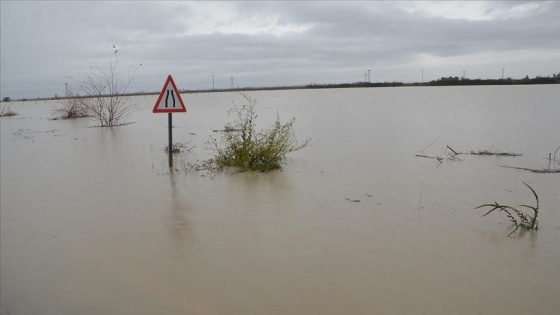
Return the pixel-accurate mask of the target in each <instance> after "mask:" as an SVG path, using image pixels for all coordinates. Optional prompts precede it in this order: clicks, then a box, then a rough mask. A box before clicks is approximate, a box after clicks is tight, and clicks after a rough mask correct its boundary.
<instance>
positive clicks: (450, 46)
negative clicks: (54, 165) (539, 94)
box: [0, 1, 560, 97]
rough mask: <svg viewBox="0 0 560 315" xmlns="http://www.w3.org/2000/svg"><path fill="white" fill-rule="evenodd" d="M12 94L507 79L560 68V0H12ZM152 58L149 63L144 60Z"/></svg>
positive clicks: (6, 34)
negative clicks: (100, 87)
mask: <svg viewBox="0 0 560 315" xmlns="http://www.w3.org/2000/svg"><path fill="white" fill-rule="evenodd" d="M0 5H1V19H0V22H1V45H0V49H1V51H0V52H1V54H0V61H1V68H0V69H1V75H0V79H1V91H0V92H1V95H2V96H12V97H35V96H52V95H53V94H55V93H58V94H59V95H62V94H63V93H64V85H63V83H64V82H65V81H67V78H66V76H75V75H77V74H79V73H82V72H84V71H87V69H88V68H89V66H90V65H92V64H97V65H100V66H103V65H106V64H108V62H109V61H110V60H111V58H112V57H114V53H113V51H112V45H113V44H117V47H118V49H119V53H118V57H119V65H120V67H121V68H122V69H136V68H137V69H138V71H137V76H136V81H137V84H138V86H139V88H141V89H143V90H158V89H159V88H161V87H160V85H161V84H162V82H163V80H164V79H165V77H166V75H167V74H169V73H171V74H173V76H174V78H175V81H176V82H177V83H178V84H180V85H181V87H182V88H193V89H196V88H209V87H211V84H212V79H211V78H212V75H214V76H215V78H216V82H217V83H218V85H217V87H218V88H223V87H229V84H230V78H231V77H232V76H233V77H234V78H235V81H236V86H244V85H245V86H267V85H291V84H304V83H310V82H318V83H330V82H355V81H359V80H362V79H363V74H364V72H365V71H366V69H371V70H372V71H373V75H372V79H373V80H374V81H404V82H411V81H419V80H420V70H421V69H426V70H425V71H426V78H427V79H435V78H437V77H439V76H447V75H457V73H460V72H461V71H463V70H465V71H467V73H468V74H470V75H472V76H476V77H482V78H495V77H498V76H499V74H501V69H502V68H506V69H507V70H506V73H507V74H508V76H512V77H521V76H525V75H530V76H535V75H550V74H552V73H556V72H558V71H560V35H558V33H560V32H558V29H560V3H558V2H555V1H550V2H532V1H529V2H519V1H504V2H481V3H474V2H468V3H465V2H460V3H451V4H450V3H449V2H434V3H426V2H396V3H395V2H315V1H313V2H233V3H232V2H224V3H221V2H203V3H200V2H191V3H184V2H131V1H125V2H105V1H99V2H97V1H93V2H48V1H41V2H11V1H9V2H7V1H1V2H0ZM140 64H142V66H140Z"/></svg>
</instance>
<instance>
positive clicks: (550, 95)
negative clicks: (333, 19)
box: [0, 86, 560, 315]
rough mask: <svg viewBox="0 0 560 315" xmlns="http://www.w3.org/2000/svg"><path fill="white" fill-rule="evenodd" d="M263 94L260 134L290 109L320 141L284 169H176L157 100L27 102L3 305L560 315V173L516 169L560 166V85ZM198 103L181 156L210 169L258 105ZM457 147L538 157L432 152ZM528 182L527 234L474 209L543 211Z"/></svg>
mask: <svg viewBox="0 0 560 315" xmlns="http://www.w3.org/2000/svg"><path fill="white" fill-rule="evenodd" d="M251 95H252V97H254V98H255V99H256V100H257V102H258V105H257V111H258V114H259V121H258V127H264V126H265V125H266V124H267V123H269V122H273V121H274V119H275V118H276V112H279V113H280V115H281V117H282V118H284V119H289V118H290V117H292V116H294V117H296V118H297V120H296V128H298V131H299V132H300V135H301V137H302V138H306V137H311V138H313V139H314V144H313V145H312V146H310V147H308V148H306V149H305V150H302V151H300V152H296V153H293V154H291V155H290V156H289V159H288V163H287V165H286V167H285V168H284V169H283V170H281V171H275V172H271V173H267V174H261V173H236V174H217V175H215V176H202V175H204V174H202V173H200V174H199V173H189V174H186V173H184V172H182V171H173V172H171V173H170V172H169V169H168V168H167V155H166V154H165V153H164V151H163V148H164V147H165V145H166V144H167V119H165V118H166V117H165V116H162V115H154V114H152V112H151V109H152V107H153V102H154V101H155V100H154V99H152V98H150V97H138V98H134V99H133V100H134V102H135V103H136V105H138V106H139V110H138V111H137V112H135V113H134V115H133V116H132V117H131V120H132V121H134V122H135V123H134V124H132V125H128V126H123V127H117V128H112V129H109V128H97V127H93V128H92V125H94V122H92V121H90V120H87V119H85V120H72V121H65V120H57V121H52V120H49V117H50V115H51V114H50V113H51V110H52V108H53V106H55V103H52V102H47V103H41V104H34V103H25V104H22V103H18V104H14V105H13V106H12V107H13V109H14V110H15V111H17V112H18V113H20V116H19V117H17V118H2V120H1V122H0V123H1V125H0V126H1V135H0V136H1V139H0V140H1V141H0V145H1V150H0V154H1V159H0V163H1V173H0V175H1V186H0V189H1V195H0V197H1V198H0V203H1V211H0V233H1V235H0V236H1V237H0V242H1V247H0V249H1V251H0V258H1V263H0V270H1V273H0V278H1V279H0V284H1V290H0V298H1V311H0V313H1V314H2V315H3V314H57V315H59V314H154V313H161V314H243V315H245V314H526V313H537V314H556V313H558V310H560V301H559V300H558V298H557V297H558V295H559V293H560V268H558V261H560V251H559V250H558V244H559V242H560V211H558V210H559V209H558V205H559V204H560V180H559V178H558V176H559V175H558V174H534V173H529V172H523V171H519V170H513V169H506V168H501V167H497V165H508V166H519V167H535V168H539V167H546V166H547V165H548V164H549V163H551V162H550V161H549V160H548V154H549V153H551V152H553V151H554V150H555V148H556V147H558V145H560V144H559V143H558V137H557V135H558V134H560V124H558V121H560V108H559V107H558V103H557V102H558V99H560V89H559V87H558V86H515V87H509V86H508V87H505V86H504V87H441V88H428V87H422V88H412V87H411V88H375V89H333V90H301V91H298V90H293V91H262V92H251ZM182 97H183V99H184V100H185V102H186V105H187V107H188V110H189V112H188V113H186V114H177V115H175V116H176V117H174V119H173V121H174V124H175V128H174V129H173V132H174V139H175V140H176V141H181V142H183V143H188V144H189V147H191V146H194V147H195V149H193V150H192V151H191V152H187V153H182V154H180V155H178V156H177V157H176V161H179V162H180V161H195V160H197V159H203V158H206V157H208V155H209V153H208V151H206V150H205V149H204V148H205V147H206V146H207V143H206V142H207V140H208V137H209V135H211V134H212V135H214V134H213V133H212V130H213V129H220V128H221V127H222V126H223V125H224V123H225V122H226V121H227V120H228V116H227V113H226V111H227V109H228V108H229V107H230V106H231V101H232V100H234V101H236V102H238V103H240V102H242V97H241V96H240V95H238V94H235V93H208V94H204V93H202V94H186V95H183V96H182ZM214 136H215V135H214ZM447 145H450V146H452V147H453V148H454V149H456V150H459V151H464V152H467V151H469V150H478V149H490V148H492V147H493V146H494V148H496V149H499V150H502V151H511V152H520V153H523V156H521V157H502V158H496V157H479V156H468V155H466V156H464V157H462V161H447V160H446V161H444V162H443V163H439V162H437V161H436V160H432V159H421V158H417V157H415V155H416V154H419V153H422V154H426V155H432V156H437V155H444V154H445V151H446V146H447ZM421 151H422V152H421ZM179 168H180V167H179ZM523 181H525V182H527V183H529V184H530V185H531V186H532V187H533V188H534V189H535V190H536V191H537V192H538V194H539V200H540V209H541V212H540V214H539V220H540V222H541V224H540V229H539V231H536V232H535V231H519V232H516V233H515V234H514V235H512V236H511V237H507V234H508V233H509V232H510V231H511V230H512V226H511V224H510V223H509V220H508V219H507V217H505V216H502V214H501V213H495V214H494V213H493V214H492V215H489V216H487V217H484V218H481V217H480V215H481V214H482V213H480V212H479V211H478V210H473V208H474V207H476V206H478V205H480V204H483V203H489V202H494V201H497V202H500V203H505V204H512V205H517V204H527V203H529V204H531V203H532V202H533V201H534V200H533V197H532V195H531V194H530V192H528V191H527V188H526V187H525V186H524V185H523V183H522V182H523ZM520 296H522V297H523V298H518V297H520Z"/></svg>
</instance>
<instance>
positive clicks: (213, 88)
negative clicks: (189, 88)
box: [212, 75, 216, 90]
mask: <svg viewBox="0 0 560 315" xmlns="http://www.w3.org/2000/svg"><path fill="white" fill-rule="evenodd" d="M215 89H216V88H215V87H214V75H212V90H215Z"/></svg>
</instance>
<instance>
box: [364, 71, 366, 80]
mask: <svg viewBox="0 0 560 315" xmlns="http://www.w3.org/2000/svg"><path fill="white" fill-rule="evenodd" d="M364 82H367V72H364Z"/></svg>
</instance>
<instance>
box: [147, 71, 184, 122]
mask: <svg viewBox="0 0 560 315" xmlns="http://www.w3.org/2000/svg"><path fill="white" fill-rule="evenodd" d="M186 111H187V108H186V107H185V103H183V100H182V99H181V94H179V90H178V89H177V86H176V85H175V82H174V81H173V78H172V77H171V75H169V76H167V81H165V84H164V85H163V89H162V90H161V93H160V94H159V97H158V99H157V101H156V105H155V106H154V109H153V110H152V112H153V113H184V112H186Z"/></svg>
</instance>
